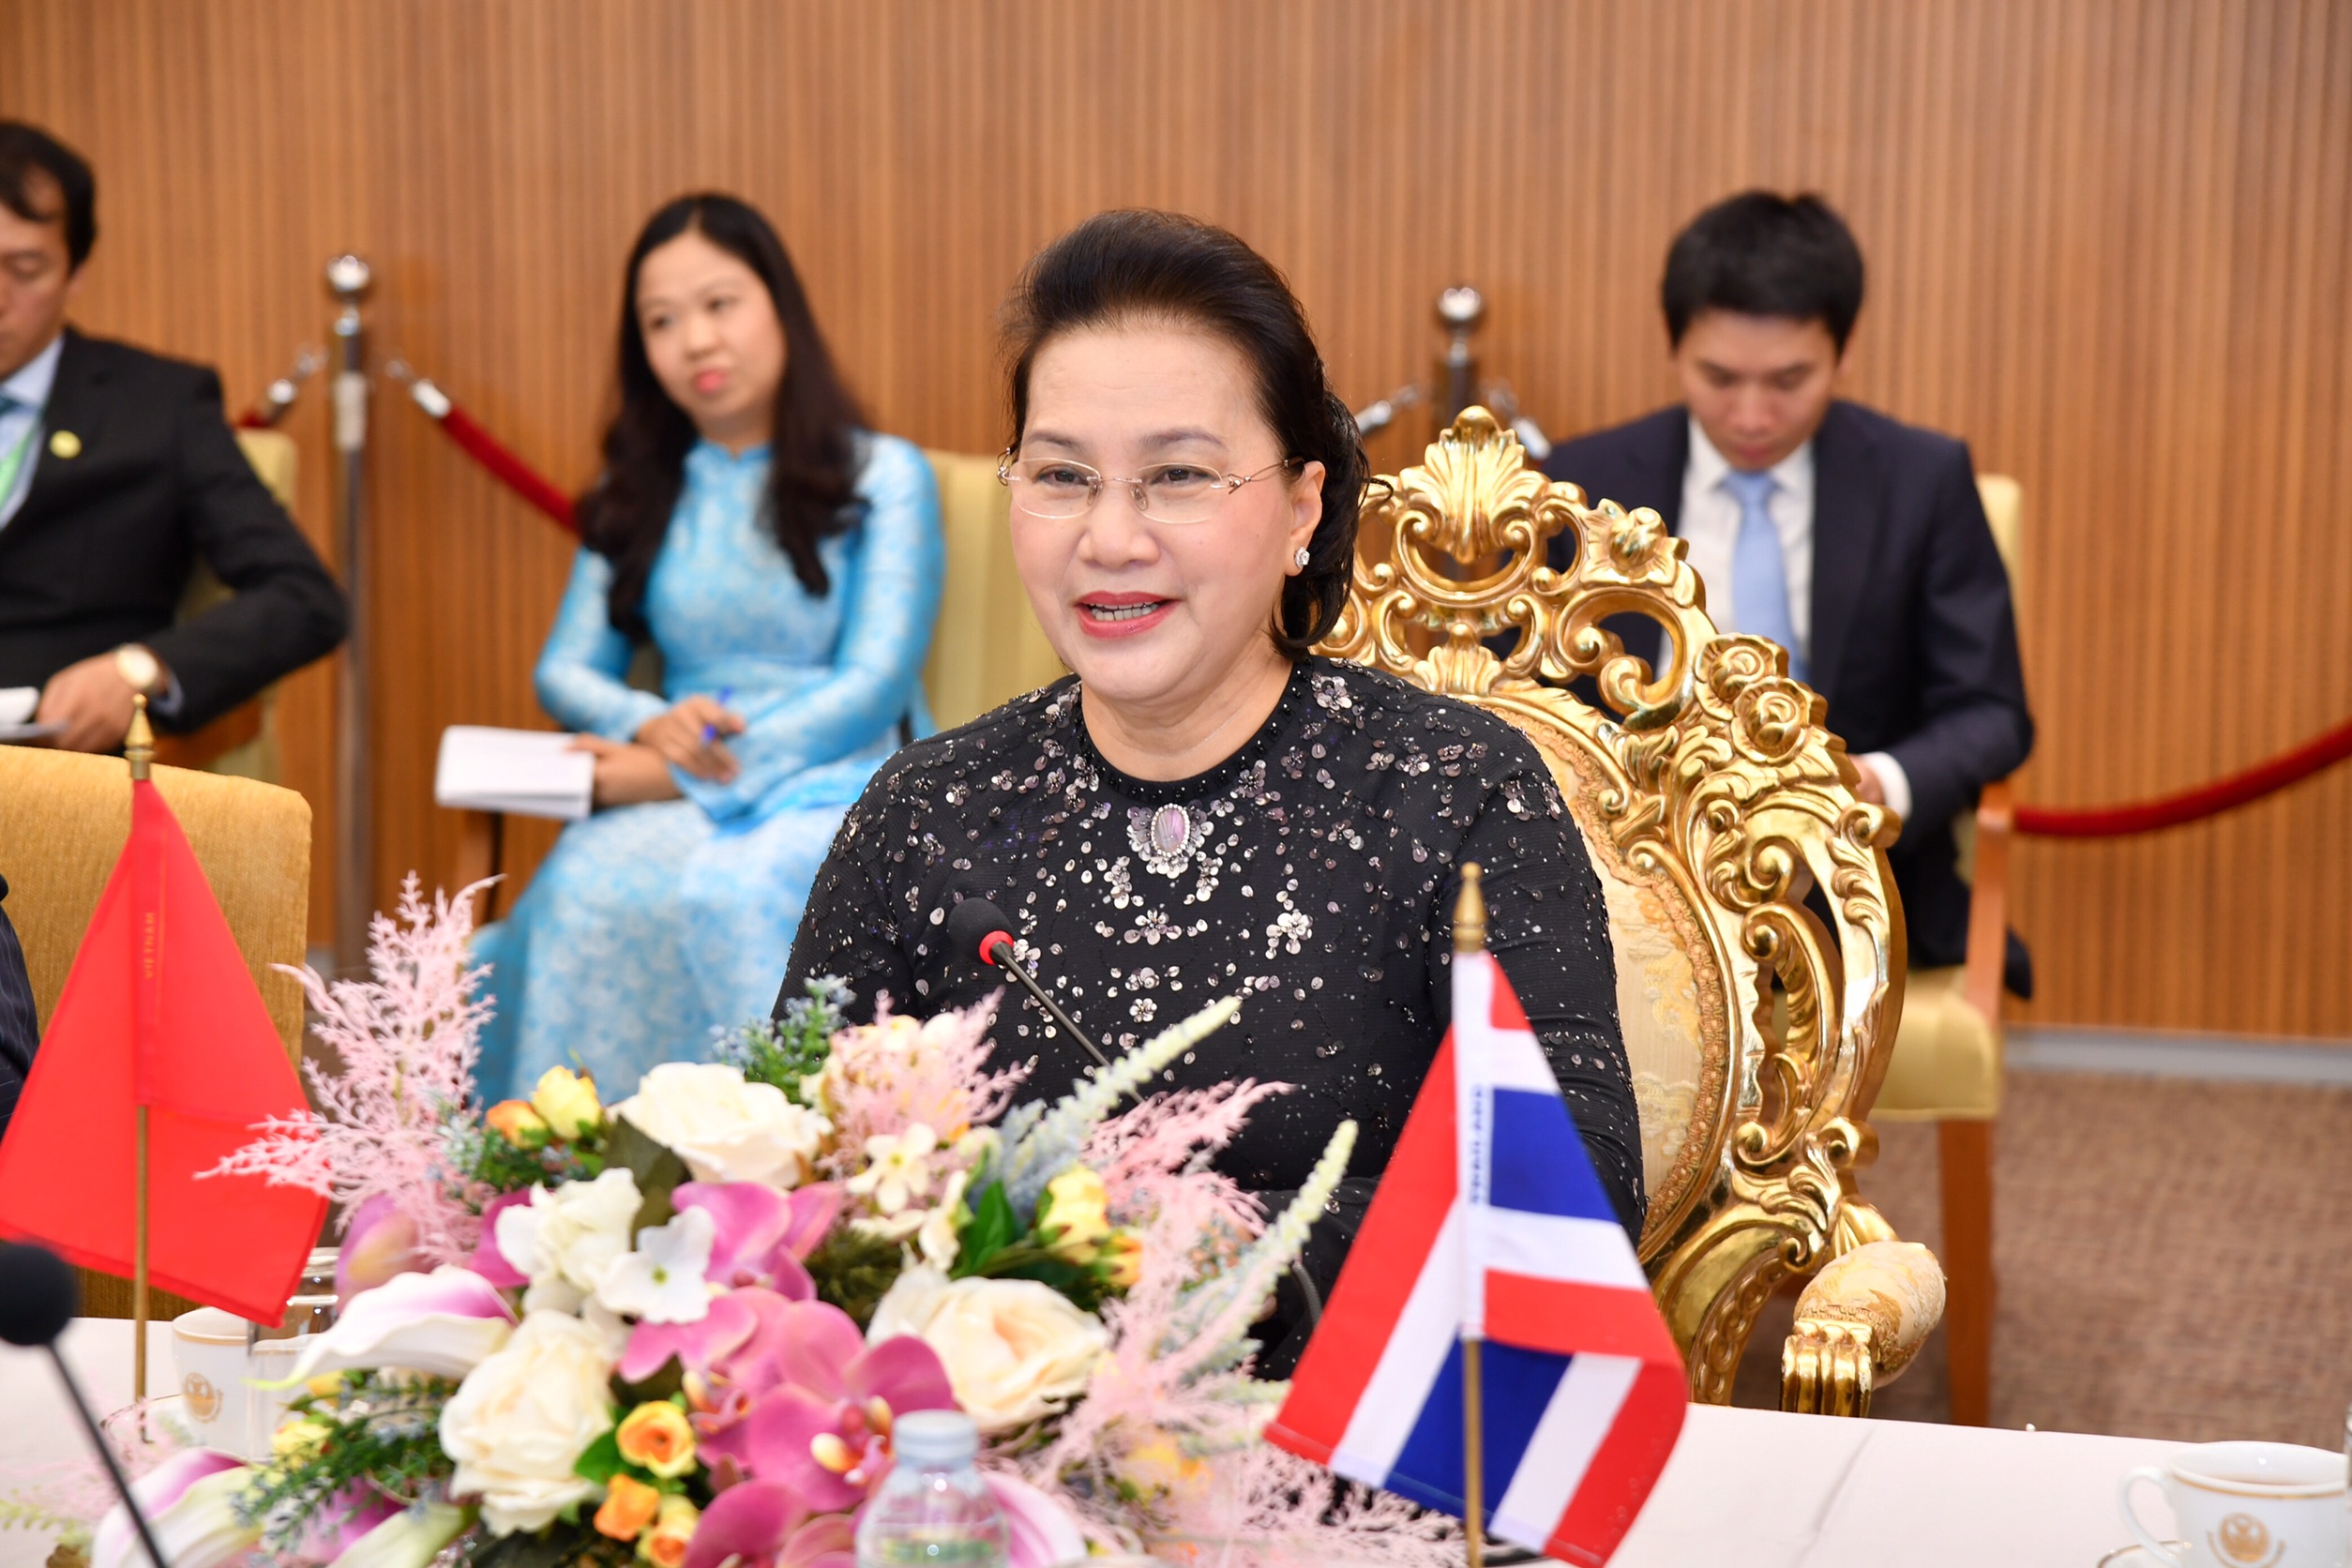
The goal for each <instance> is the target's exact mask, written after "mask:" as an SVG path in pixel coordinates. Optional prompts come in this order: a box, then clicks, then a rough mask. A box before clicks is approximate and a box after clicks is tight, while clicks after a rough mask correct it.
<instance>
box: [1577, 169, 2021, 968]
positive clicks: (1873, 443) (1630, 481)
mask: <svg viewBox="0 0 2352 1568" xmlns="http://www.w3.org/2000/svg"><path fill="white" fill-rule="evenodd" d="M1662 293H1663V295H1664V303H1665V307H1666V340H1667V342H1668V344H1669V345H1670V347H1671V349H1672V352H1673V356H1674V369H1675V373H1676V375H1677V376H1678V378H1679V379H1680V380H1681V388H1682V399H1683V400H1682V402H1681V404H1680V405H1678V406H1675V407H1672V408H1666V409H1661V410H1659V411H1658V412H1657V413H1655V414H1651V415H1646V416H1644V417H1642V418H1640V419H1636V420H1635V421H1634V422H1633V423H1632V424H1629V425H1621V426H1619V427H1617V428H1616V429H1614V430H1602V431H1599V432H1597V433H1594V434H1591V435H1587V436H1582V437H1579V438H1578V439H1576V440H1575V441H1570V442H1565V443H1563V444H1561V445H1560V446H1558V447H1557V448H1555V449H1554V450H1553V452H1552V455H1551V457H1550V458H1549V459H1548V460H1546V461H1545V464H1544V470H1545V473H1546V474H1548V475H1551V476H1552V477H1553V478H1555V479H1566V480H1569V481H1572V482H1573V483H1575V484H1577V485H1579V486H1582V487H1583V489H1584V490H1585V493H1586V495H1587V497H1588V498H1589V499H1591V500H1592V501H1595V502H1598V501H1601V500H1604V499H1606V500H1610V501H1615V502H1617V503H1618V504H1619V505H1622V506H1624V507H1625V508H1626V509H1627V510H1629V511H1630V510H1632V509H1633V508H1635V507H1636V506H1651V507H1654V508H1656V510H1657V512H1658V514H1659V515H1660V516H1661V517H1662V518H1664V519H1665V520H1666V526H1667V527H1668V528H1669V529H1671V530H1672V531H1673V532H1674V534H1675V535H1678V536H1679V537H1681V538H1682V539H1685V540H1687V541H1688V543H1689V551H1690V553H1689V560H1690V563H1691V565H1692V566H1693V568H1694V569H1696V571H1697V573H1698V575H1699V579H1700V580H1701V581H1702V582H1704V583H1705V584H1706V587H1707V609H1708V611H1709V612H1710V613H1711V615H1712V616H1713V617H1714V620H1715V623H1716V625H1718V626H1722V627H1723V628H1725V629H1726V631H1737V632H1745V633H1753V634H1755V635H1758V636H1762V637H1769V638H1771V639H1772V641H1775V642H1777V643H1779V644H1780V645H1781V646H1782V647H1784V648H1787V650H1788V661H1789V668H1790V672H1791V673H1792V674H1794V675H1796V676H1797V677H1798V678H1799V679H1800V680H1802V681H1804V682H1806V684H1808V685H1810V686H1812V687H1813V688H1814V689H1815V690H1816V691H1817V692H1819V693H1820V694H1821V695H1822V697H1823V698H1824V699H1826V700H1827V701H1828V704H1829V725H1830V728H1831V729H1832V731H1836V732H1837V733H1838V734H1840V735H1842V736H1844V737H1845V740H1846V744H1847V749H1848V751H1849V752H1850V753H1851V755H1852V756H1853V759H1854V765H1855V770H1856V771H1857V772H1858V773H1859V774H1860V775H1861V776H1862V784H1861V792H1862V798H1863V799H1865V800H1868V801H1871V802H1874V803H1877V804H1882V805H1885V806H1888V807H1892V808H1893V809H1894V810H1895V811H1896V812H1897V813H1899V814H1900V815H1901V816H1902V818H1903V836H1902V837H1901V839H1900V840H1898V841H1897V843H1896V844H1895V846H1894V849H1893V850H1892V852H1891V853H1890V855H1889V859H1890V860H1891V861H1892V864H1893V867H1894V874H1895V881H1896V883H1897V885H1898V887H1899V888H1900V889H1901V892H1902V896H1903V908H1904V914H1905V917H1906V921H1907V926H1908V928H1909V932H1910V944H1911V955H1910V956H1911V962H1912V964H1913V965H1914V966H1916V967H1920V968H1927V967H1933V966H1937V965H1944V964H1956V963H1959V962H1960V961H1961V960H1962V959H1963V958H1964V957H1966V954H1967V949H1968V887H1967V885H1966V884H1965V883H1964V882H1961V881H1960V878H1959V875H1958V872H1957V870H1956V869H1955V867H1954V865H1953V854H1954V850H1953V844H1952V818H1953V816H1954V815H1955V814H1957V813H1958V812H1959V811H1961V810H1962V809H1964V808H1966V807H1972V806H1973V805H1974V804H1975V801H1976V797H1977V793H1978V792H1979V791H1980V790H1982V789H1983V786H1984V785H1986V784H1988V783H1990V782H1992V781H1993V780H1995V779H1998V778H2001V777H2004V776H2007V775H2008V774H2010V773H2011V772H2013V770H2014V769H2015V768H2016V767H2017V766H2018V765H2019V764H2020V763H2022V762H2023V761H2025V760H2026V754H2027V753H2028V751H2030V750H2031V749H2032V748H2033V720H2032V717H2031V716H2030V715H2029V714H2028V712H2027V709H2026V686H2025V677H2024V674H2023V672H2022V671H2021V669H2020V666H2019V663H2018V657H2017V626H2016V618H2015V615H2014V613H2013V610H2012V607H2011V604H2010V597H2009V579H2008V575H2007V574H2006V572H2005V571H2004V570H2003V569H2002V566H2001V560H2000V555H1999V553H1998V550H1996V549H1995V548H1994V544H1993V535H1992V530H1991V528H1990V527H1989V525H1988V524H1987V523H1986V521H1985V518H1984V508H1983V503H1982V502H1981V501H1980V500H1979V499H1978V496H1977V489H1976V475H1975V471H1974V469H1973V468H1972V467H1971V466H1970V463H1969V460H1968V448H1967V447H1966V446H1965V445H1962V444H1961V443H1960V442H1958V441H1956V440H1954V439H1952V437H1950V436H1946V435H1938V434H1937V433H1936V432H1934V431H1932V430H1917V429H1914V428H1913V427H1911V426H1908V425H1903V424H1898V423H1896V422H1895V421H1894V420H1892V419H1890V418H1888V417H1887V416H1886V415H1883V414H1879V413H1877V412H1875V411H1873V410H1871V409H1867V408H1863V407H1862V405H1860V404H1859V403H1850V402H1846V401H1843V400H1839V399H1838V398H1836V397H1835V395H1834V394H1835V389H1836V383H1837V374H1838V370H1839V367H1840V365H1841V363H1842V362H1843V360H1844V357H1845V354H1846V343H1847V337H1848V335H1849V334H1850V333H1851V332H1852V331H1853V326H1854V320H1855V317H1856V316H1857V315H1859V314H1860V313H1861V310H1862V251H1861V249H1859V248H1858V247H1857V246H1856V245H1855V243H1854V236H1853V235H1852V234H1851V233H1849V232H1848V231H1847V227H1846V225H1845V223H1844V222H1843V221H1842V220H1840V219H1839V218H1838V216H1837V214H1836V213H1834V212H1832V211H1831V210H1830V208H1829V207H1828V206H1827V205H1826V204H1823V203H1822V202H1821V201H1820V200H1819V199H1818V198H1817V197H1813V196H1800V197H1797V198H1795V199H1794V200H1791V199H1788V198H1786V197H1782V196H1777V195H1773V194H1772V193H1770V192H1767V191H1750V192H1748V193H1746V194H1744V195H1740V196H1734V197H1732V198H1731V199H1730V200H1728V201H1726V202H1724V203H1721V204H1718V205H1716V206H1713V207H1711V208H1709V209H1708V210H1707V211H1705V212H1703V213H1701V214H1700V215H1699V216H1698V218H1697V219H1696V220H1695V221H1693V222H1692V224H1691V225H1690V227H1689V228H1687V229H1685V230H1684V231H1683V232H1682V233H1681V235H1680V236H1679V237H1678V238H1677V239H1676V240H1675V242H1674V247H1673V249H1672V250H1670V251H1669V252H1668V254H1667V257H1666V280H1665V284H1664V288H1663V290H1662ZM1567 543H1568V541H1567V540H1566V538H1565V537H1563V538H1562V539H1561V540H1560V541H1556V542H1555V544H1554V547H1553V548H1554V550H1555V559H1554V561H1553V563H1552V564H1553V565H1555V566H1562V567H1564V566H1565V565H1566V564H1567V563H1566V562H1565V560H1564V559H1561V558H1560V555H1559V552H1560V550H1561V549H1562V548H1563V546H1564V545H1566V544H1567ZM1626 642H1627V646H1628V647H1629V648H1632V649H1634V650H1635V651H1636V652H1640V653H1643V654H1645V655H1648V654H1650V653H1651V650H1652V649H1654V647H1655V635H1654V629H1651V631H1650V635H1649V636H1647V637H1646V638H1645V637H1643V636H1642V631H1641V629H1639V628H1635V629H1629V630H1628V631H1627V633H1626ZM2006 967H2007V975H2006V978H2007V980H2008V983H2009V986H2010V988H2011V989H2013V990H2015V991H2017V992H2019V993H2020V994H2027V993H2029V992H2030V991H2031V989H2032V984H2033V981H2032V971H2031V968H2030V965H2029V963H2028V958H2027V955H2026V951H2025V947H2024V945H2023V944H2022V943H2020V942H2018V941H2017V940H2016V939H2015V938H2014V937H2012V938H2011V939H2010V950H2009V962H2008V964H2007V966H2006Z"/></svg>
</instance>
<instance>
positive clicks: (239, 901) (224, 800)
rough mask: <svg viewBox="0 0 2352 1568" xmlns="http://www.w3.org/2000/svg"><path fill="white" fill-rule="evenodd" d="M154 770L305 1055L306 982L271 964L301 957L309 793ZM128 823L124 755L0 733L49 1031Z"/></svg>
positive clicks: (11, 852) (6, 797)
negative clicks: (4, 738) (21, 740)
mask: <svg viewBox="0 0 2352 1568" xmlns="http://www.w3.org/2000/svg"><path fill="white" fill-rule="evenodd" d="M153 776H154V779H155V786H156V788H157V790H158V791H159V792H161V793H162V795H163V799H164V802H165V804H167V805H169V806H170V807H171V808H172V814H173V816H174V817H176V818H178V819H179V823H180V828H181V830H182V831H183V832H184V833H186V834H187V835H188V848H189V849H190V850H192V851H194V852H195V855H196V863H197V864H198V865H199V866H202V867H204V880H205V881H206V882H210V883H211V884H212V892H213V897H215V898H216V899H218V900H219V904H220V912H221V913H222V915H223V916H225V917H226V918H227V920H228V922H229V930H230V932H231V934H233V935H234V937H235V938H236V943H237V950H238V951H239V952H240V953H242V954H243V955H244V956H245V962H246V966H247V967H248V968H249V969H250V970H251V971H252V972H253V980H254V983H255V984H256V985H258V986H259V987H260V988H261V991H262V1000H263V1001H264V1003H267V1004H268V1007H269V1016H270V1020H271V1021H272V1022H273V1023H275V1024H276V1025H277V1026H278V1033H279V1038H280V1039H282V1040H284V1041H285V1043H286V1054H287V1055H288V1057H289V1058H291V1059H293V1060H295V1061H299V1060H300V1059H301V1055H302V988H301V986H300V985H298V984H297V983H296V982H295V981H294V978H293V976H291V975H288V974H283V973H280V972H279V971H278V970H277V969H276V968H275V967H274V966H276V965H278V964H300V963H301V962H302V957H303V944H304V940H305V937H306V935H307V933H308V929H309V916H310V805H309V802H308V801H306V800H304V799H303V798H302V797H301V796H300V795H299V794H296V793H295V792H294V791H292V790H282V789H279V787H278V786H277V785H275V784H264V783H260V782H258V781H256V780H253V779H249V778H234V777H225V776H219V775H215V774H208V773H196V772H190V771H189V770H188V769H185V768H174V767H162V766H158V767H157V768H156V769H155V772H154V775H153ZM128 837H130V770H129V768H128V765H127V764H126V763H125V762H124V761H123V760H122V759H121V758H119V757H92V756H85V755H83V754H81V753H77V752H64V751H50V750H45V749H36V748H33V747H29V746H0V876H5V877H7V878H8V920H9V923H10V924H11V925H13V926H14V927H16V933H17V937H18V939H19V940H20V941H21V942H23V945H24V968H25V972H26V974H27V975H28V976H29V977H30V978H31V980H32V983H33V1005H34V1008H35V1010H36V1011H37V1012H38V1015H39V1018H40V1023H41V1028H42V1029H43V1030H44V1031H46V1030H47V1029H48V1027H49V1015H50V1013H51V1012H52V1011H53V1009H54V1008H55V1007H56V1005H57V997H58V993H59V992H61V991H63V990H64V989H65V985H66V973H67V972H68V970H70V969H71V968H72V967H73V956H74V954H75V953H76V952H77V951H79V950H80V948H81V945H82V937H83V932H84V931H86V930H88V929H89V926H90V916H91V915H92V914H93V913H95V912H97V909H98V896H99V894H101V893H103V892H104V891H105V889H106V882H107V879H108V878H109V877H110V876H112V875H113V870H114V862H115V861H116V859H117V858H119V857H120V856H121V854H122V852H123V844H124V841H125V840H126V839H128ZM178 1300H179V1299H178V1298H177V1297H174V1296H170V1295H158V1304H157V1305H156V1307H155V1309H154V1310H155V1315H156V1316H157V1317H158V1318H166V1319H168V1318H169V1317H171V1316H172V1315H173V1310H174V1309H175V1308H174V1306H173V1304H176V1303H178ZM83 1301H84V1307H83V1310H85V1311H87V1312H89V1313H90V1314H92V1315H93V1316H96V1317H101V1318H127V1317H128V1316H130V1285H129V1282H128V1281H127V1280H121V1279H116V1278H114V1277H113V1276H112V1275H108V1274H90V1273H88V1272H86V1271H85V1272H84V1273H83ZM186 1309H187V1306H186V1304H179V1305H178V1306H177V1307H176V1310H179V1311H185V1310H186Z"/></svg>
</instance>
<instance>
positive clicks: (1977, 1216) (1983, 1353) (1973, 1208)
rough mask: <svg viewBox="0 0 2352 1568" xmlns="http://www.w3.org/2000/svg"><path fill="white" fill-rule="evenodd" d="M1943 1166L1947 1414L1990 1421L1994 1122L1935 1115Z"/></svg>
mask: <svg viewBox="0 0 2352 1568" xmlns="http://www.w3.org/2000/svg"><path fill="white" fill-rule="evenodd" d="M1936 1132H1937V1148H1938V1152H1939V1153H1940V1154H1941V1163H1942V1166H1943V1201H1944V1244H1943V1246H1942V1248H1941V1249H1940V1250H1941V1252H1942V1255H1943V1265H1944V1279H1945V1291H1946V1295H1945V1303H1946V1304H1945V1308H1944V1346H1945V1349H1946V1350H1947V1352H1948V1355H1949V1363H1950V1378H1951V1387H1952V1422H1953V1424H1954V1425H1961V1426H1986V1425H1991V1424H1992V1420H1993V1307H1994V1298H1995V1289H1994V1281H1993V1123H1990V1122H1939V1123H1937V1124H1936Z"/></svg>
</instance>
